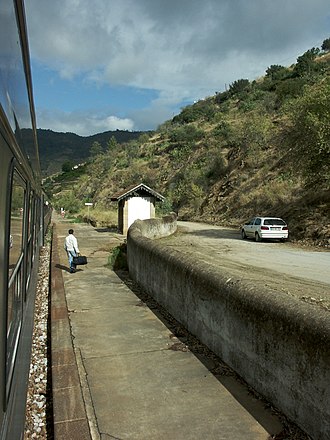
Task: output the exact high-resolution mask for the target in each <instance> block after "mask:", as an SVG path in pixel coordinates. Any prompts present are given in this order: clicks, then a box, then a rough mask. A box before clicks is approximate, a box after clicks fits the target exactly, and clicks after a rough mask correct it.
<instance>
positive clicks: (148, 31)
mask: <svg viewBox="0 0 330 440" xmlns="http://www.w3.org/2000/svg"><path fill="white" fill-rule="evenodd" d="M25 9H26V19H27V27H28V35H29V45H30V56H31V67H32V79H33V90H34V101H35V108H36V115H37V127H38V128H43V129H51V130H54V131H58V132H72V133H76V134H78V135H80V136H90V135H93V134H96V133H102V132H104V131H108V130H117V129H118V130H129V131H136V130H142V131H144V130H154V129H157V127H158V126H159V125H160V124H162V123H163V122H165V121H167V120H169V119H171V118H172V117H173V116H174V115H176V114H178V113H179V112H180V110H181V109H182V108H183V107H185V106H186V105H189V104H192V103H193V102H195V101H198V100H199V99H204V98H206V97H207V96H213V95H214V94H215V93H216V92H221V91H224V90H226V88H228V87H229V85H230V84H231V83H233V82H234V81H236V80H238V79H249V80H251V81H252V80H254V79H256V78H258V77H260V76H263V75H264V74H265V71H266V69H267V67H269V66H270V65H273V64H280V65H283V66H289V65H291V64H292V63H294V62H296V60H297V58H298V56H300V55H302V54H303V53H304V52H306V51H307V50H309V49H311V48H312V47H319V48H321V46H322V43H323V41H324V40H325V39H327V38H330V8H329V0H57V1H54V0H25Z"/></svg>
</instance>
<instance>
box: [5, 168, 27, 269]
mask: <svg viewBox="0 0 330 440" xmlns="http://www.w3.org/2000/svg"><path fill="white" fill-rule="evenodd" d="M24 207H25V185H24V182H23V181H22V180H21V178H20V176H19V175H18V173H16V172H15V173H14V178H13V185H12V192H11V212H10V238H9V240H10V246H9V250H10V252H9V276H10V274H11V272H12V271H13V270H14V269H15V267H16V265H17V264H18V262H19V259H20V256H21V253H22V243H23V218H24Z"/></svg>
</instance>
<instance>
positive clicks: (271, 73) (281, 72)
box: [266, 64, 288, 81]
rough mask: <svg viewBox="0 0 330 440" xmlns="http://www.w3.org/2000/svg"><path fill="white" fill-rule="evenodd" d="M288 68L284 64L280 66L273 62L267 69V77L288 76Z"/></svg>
mask: <svg viewBox="0 0 330 440" xmlns="http://www.w3.org/2000/svg"><path fill="white" fill-rule="evenodd" d="M287 74H288V69H287V68H286V67H284V66H280V65H278V64H272V65H271V66H270V67H268V68H267V70H266V78H269V79H271V80H273V81H274V80H280V79H283V78H285V77H286V76H287Z"/></svg>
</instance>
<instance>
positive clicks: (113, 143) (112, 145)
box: [107, 136, 118, 152]
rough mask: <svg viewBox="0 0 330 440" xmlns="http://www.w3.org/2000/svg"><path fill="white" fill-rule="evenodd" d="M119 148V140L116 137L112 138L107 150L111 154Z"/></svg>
mask: <svg viewBox="0 0 330 440" xmlns="http://www.w3.org/2000/svg"><path fill="white" fill-rule="evenodd" d="M117 147H118V142H117V139H116V138H115V137H114V136H111V138H110V139H109V140H108V142H107V150H108V151H110V152H114V151H115V150H116V149H117Z"/></svg>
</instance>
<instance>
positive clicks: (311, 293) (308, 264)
mask: <svg viewBox="0 0 330 440" xmlns="http://www.w3.org/2000/svg"><path fill="white" fill-rule="evenodd" d="M162 242H163V243H164V244H165V245H166V246H170V247H172V248H175V249H177V250H179V251H180V252H182V253H185V254H188V255H193V256H195V257H196V258H197V259H198V260H199V261H204V262H207V263H208V264H212V265H215V266H217V267H219V266H221V267H223V268H224V269H226V270H228V271H229V272H230V273H231V274H232V276H233V277H236V278H239V279H245V280H247V281H252V282H254V283H255V284H257V285H259V286H262V285H265V286H270V287H271V288H273V289H274V290H275V291H276V290H280V291H281V292H285V293H287V294H288V295H292V296H295V297H297V298H299V299H300V300H302V301H305V302H308V303H310V304H314V305H316V306H319V307H322V308H323V309H326V310H328V311H330V270H329V266H330V252H329V251H316V250H306V249H302V248H299V247H297V246H294V245H291V244H290V243H281V242H277V241H271V242H269V241H267V242H265V241H263V242H261V243H256V242H255V241H253V240H242V239H241V236H240V231H239V230H237V229H229V228H224V227H220V226H213V225H208V224H205V223H193V222H178V232H177V233H176V234H174V235H173V236H171V237H167V238H165V239H162Z"/></svg>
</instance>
